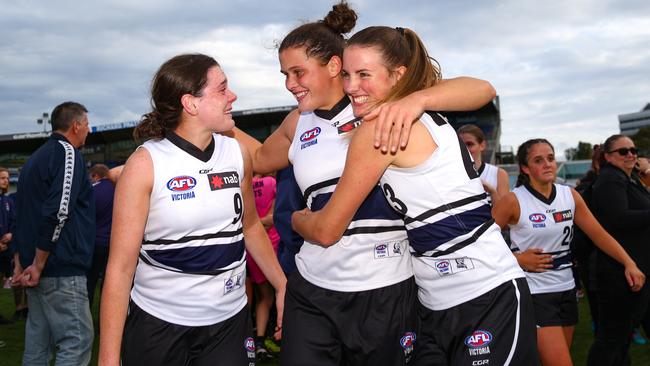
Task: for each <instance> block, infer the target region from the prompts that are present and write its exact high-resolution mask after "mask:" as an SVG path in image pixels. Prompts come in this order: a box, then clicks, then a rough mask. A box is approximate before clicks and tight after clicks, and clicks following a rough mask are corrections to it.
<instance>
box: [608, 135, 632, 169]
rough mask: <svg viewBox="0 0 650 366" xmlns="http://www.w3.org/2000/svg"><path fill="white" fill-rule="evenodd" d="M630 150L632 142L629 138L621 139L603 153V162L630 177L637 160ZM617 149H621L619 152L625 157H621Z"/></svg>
mask: <svg viewBox="0 0 650 366" xmlns="http://www.w3.org/2000/svg"><path fill="white" fill-rule="evenodd" d="M630 148H634V142H633V141H632V140H631V139H630V138H629V137H621V138H619V139H617V140H615V141H614V142H613V143H612V145H611V147H610V148H609V151H606V152H605V160H607V162H608V163H610V164H612V165H613V166H615V167H617V168H619V169H621V170H623V171H624V172H625V173H627V175H630V174H632V170H633V169H634V165H635V164H636V159H637V155H636V154H635V153H632V152H631V151H630ZM619 149H623V150H622V151H621V152H625V155H622V154H621V153H620V152H619Z"/></svg>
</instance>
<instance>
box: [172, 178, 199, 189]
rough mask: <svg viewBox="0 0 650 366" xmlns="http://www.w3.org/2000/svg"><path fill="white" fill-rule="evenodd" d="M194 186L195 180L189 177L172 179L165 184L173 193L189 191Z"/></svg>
mask: <svg viewBox="0 0 650 366" xmlns="http://www.w3.org/2000/svg"><path fill="white" fill-rule="evenodd" d="M195 185H196V179H194V178H193V177H190V176H189V175H181V176H178V177H174V178H172V179H170V180H169V181H168V182H167V189H169V190H170V191H173V192H183V191H189V190H191V189H192V188H194V186H195Z"/></svg>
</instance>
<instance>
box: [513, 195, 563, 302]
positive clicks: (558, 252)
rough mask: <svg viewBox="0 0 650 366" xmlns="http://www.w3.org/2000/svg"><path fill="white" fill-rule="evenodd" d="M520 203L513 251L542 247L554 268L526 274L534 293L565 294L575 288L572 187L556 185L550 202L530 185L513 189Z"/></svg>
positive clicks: (514, 227)
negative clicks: (572, 244) (572, 249)
mask: <svg viewBox="0 0 650 366" xmlns="http://www.w3.org/2000/svg"><path fill="white" fill-rule="evenodd" d="M513 192H514V194H515V195H516V196H517V201H519V209H520V214H519V221H518V222H517V224H516V225H510V240H511V242H512V243H511V248H512V250H513V252H515V253H517V252H524V251H526V250H527V249H530V248H540V249H542V250H543V251H544V253H548V254H551V255H552V256H553V268H552V269H550V270H547V271H546V272H542V273H534V272H526V279H527V280H528V286H529V287H530V292H531V293H533V294H539V293H548V292H561V291H567V290H571V289H572V288H574V287H575V281H574V280H573V273H572V271H571V266H572V260H573V256H572V255H571V249H570V243H571V239H572V238H573V215H574V213H575V209H576V204H575V201H574V200H573V195H572V194H571V188H569V187H568V186H563V185H559V184H553V190H552V191H551V196H550V197H549V198H548V199H547V198H546V197H544V196H543V195H542V194H540V193H539V192H537V191H535V190H534V189H533V188H531V187H530V186H527V185H524V186H519V187H517V188H515V189H514V190H513Z"/></svg>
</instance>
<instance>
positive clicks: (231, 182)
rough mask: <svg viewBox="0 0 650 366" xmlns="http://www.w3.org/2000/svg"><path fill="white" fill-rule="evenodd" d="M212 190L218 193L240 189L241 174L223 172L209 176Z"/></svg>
mask: <svg viewBox="0 0 650 366" xmlns="http://www.w3.org/2000/svg"><path fill="white" fill-rule="evenodd" d="M208 182H209V183H210V190H212V191H218V190H220V189H226V188H238V187H239V174H237V172H222V173H212V174H208Z"/></svg>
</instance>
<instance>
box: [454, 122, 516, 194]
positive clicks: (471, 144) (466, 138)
mask: <svg viewBox="0 0 650 366" xmlns="http://www.w3.org/2000/svg"><path fill="white" fill-rule="evenodd" d="M457 132H458V136H460V139H461V140H463V142H464V143H465V146H467V150H469V153H470V154H471V155H472V159H473V160H474V168H476V171H477V172H478V174H479V176H480V177H481V181H482V182H483V186H484V187H485V190H486V191H487V192H488V193H490V199H489V201H491V202H492V201H496V200H498V199H499V197H503V196H504V195H505V194H506V193H508V192H510V182H509V180H508V173H506V171H505V170H503V169H502V168H499V167H498V166H496V165H492V164H489V163H486V162H484V161H483V151H485V149H487V139H486V138H485V134H484V133H483V130H481V128H480V127H478V126H476V125H463V126H461V127H460V128H459V129H458V130H457Z"/></svg>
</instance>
